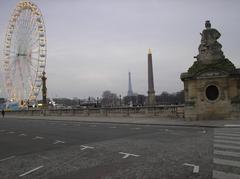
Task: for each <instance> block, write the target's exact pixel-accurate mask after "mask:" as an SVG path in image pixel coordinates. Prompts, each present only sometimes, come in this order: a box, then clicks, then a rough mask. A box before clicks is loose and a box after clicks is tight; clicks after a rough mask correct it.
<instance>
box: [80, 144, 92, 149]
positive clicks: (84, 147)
mask: <svg viewBox="0 0 240 179" xmlns="http://www.w3.org/2000/svg"><path fill="white" fill-rule="evenodd" d="M86 149H94V147H91V146H87V145H81V150H86Z"/></svg>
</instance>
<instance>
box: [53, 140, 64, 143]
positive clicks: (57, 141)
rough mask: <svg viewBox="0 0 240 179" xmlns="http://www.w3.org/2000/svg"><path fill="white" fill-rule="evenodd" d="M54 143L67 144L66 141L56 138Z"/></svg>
mask: <svg viewBox="0 0 240 179" xmlns="http://www.w3.org/2000/svg"><path fill="white" fill-rule="evenodd" d="M53 144H65V142H64V141H61V140H56V141H55V142H54V143H53Z"/></svg>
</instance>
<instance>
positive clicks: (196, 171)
mask: <svg viewBox="0 0 240 179" xmlns="http://www.w3.org/2000/svg"><path fill="white" fill-rule="evenodd" d="M183 165H184V166H188V167H193V173H199V166H198V165H194V164H190V163H184V164H183Z"/></svg>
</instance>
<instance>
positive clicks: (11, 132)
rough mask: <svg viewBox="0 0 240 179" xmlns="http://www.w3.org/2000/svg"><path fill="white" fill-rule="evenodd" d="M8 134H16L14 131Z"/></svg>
mask: <svg viewBox="0 0 240 179" xmlns="http://www.w3.org/2000/svg"><path fill="white" fill-rule="evenodd" d="M7 134H15V132H14V131H10V132H7Z"/></svg>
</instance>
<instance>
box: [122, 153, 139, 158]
mask: <svg viewBox="0 0 240 179" xmlns="http://www.w3.org/2000/svg"><path fill="white" fill-rule="evenodd" d="M118 153H119V154H123V155H124V156H123V157H122V158H128V157H129V156H132V157H139V156H140V155H136V154H130V153H125V152H118Z"/></svg>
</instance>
